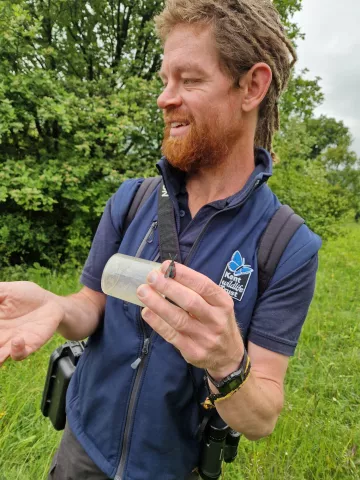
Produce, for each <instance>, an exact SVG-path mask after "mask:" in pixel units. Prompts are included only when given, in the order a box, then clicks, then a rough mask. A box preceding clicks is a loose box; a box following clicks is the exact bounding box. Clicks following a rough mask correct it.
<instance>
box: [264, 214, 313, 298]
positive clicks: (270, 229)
mask: <svg viewBox="0 0 360 480" xmlns="http://www.w3.org/2000/svg"><path fill="white" fill-rule="evenodd" d="M304 223H305V221H304V219H303V218H301V217H300V216H299V215H297V214H296V213H294V211H293V210H292V209H291V208H290V207H289V206H288V205H282V206H281V207H280V208H279V209H278V210H277V211H276V213H275V215H274V216H273V217H272V219H271V220H270V222H269V223H268V226H267V227H266V229H265V231H264V233H263V235H262V237H261V239H260V244H259V250H258V255H257V257H258V272H259V282H258V289H259V296H261V295H262V294H263V293H264V292H265V290H266V288H267V286H268V285H269V283H270V280H271V279H272V277H273V275H274V273H275V270H276V267H277V266H278V263H279V261H280V258H281V256H282V254H283V253H284V251H285V249H286V247H287V245H288V243H289V242H290V240H291V239H292V237H293V235H294V234H295V232H296V231H297V230H298V229H299V228H300V227H301V225H303V224H304Z"/></svg>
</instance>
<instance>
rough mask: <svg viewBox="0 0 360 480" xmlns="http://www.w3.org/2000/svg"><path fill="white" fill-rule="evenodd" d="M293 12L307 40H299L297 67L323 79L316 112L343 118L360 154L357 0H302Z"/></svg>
mask: <svg viewBox="0 0 360 480" xmlns="http://www.w3.org/2000/svg"><path fill="white" fill-rule="evenodd" d="M302 4H303V9H302V12H300V13H298V14H296V16H295V21H296V23H297V24H298V25H300V27H301V29H302V32H303V33H305V34H306V39H305V40H304V41H302V42H299V48H298V55H299V62H298V67H297V68H298V70H299V69H300V68H304V67H307V68H308V69H309V70H310V72H309V75H310V76H311V77H312V78H314V77H315V76H319V77H321V78H322V81H321V86H322V89H323V92H324V94H325V101H324V103H323V105H322V106H321V107H320V108H319V109H317V111H316V113H317V114H322V113H323V114H325V115H327V116H331V117H335V118H336V119H338V120H343V122H344V123H345V125H346V126H348V127H349V128H350V130H351V133H352V135H353V137H354V143H353V149H354V150H355V151H356V152H357V154H358V156H360V0H341V2H338V1H336V0H303V1H302Z"/></svg>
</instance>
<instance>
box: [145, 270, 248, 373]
mask: <svg viewBox="0 0 360 480" xmlns="http://www.w3.org/2000/svg"><path fill="white" fill-rule="evenodd" d="M168 268H169V261H167V262H165V263H163V265H162V268H161V272H157V271H153V272H151V273H150V274H149V276H148V278H147V281H148V284H147V285H141V286H140V287H139V288H138V291H137V294H138V297H139V299H140V300H141V301H142V302H143V303H144V304H145V305H146V308H144V309H143V311H142V316H143V318H144V320H145V321H146V322H147V323H148V324H149V325H150V327H152V328H153V329H154V330H155V331H156V332H157V333H158V334H159V335H160V336H161V337H163V338H164V339H165V340H166V341H167V342H169V343H171V344H172V345H174V347H176V348H177V349H178V350H179V351H180V352H181V354H182V356H183V357H184V359H185V360H186V361H187V362H188V363H190V364H192V365H194V366H196V367H199V368H204V369H207V370H208V371H209V372H210V373H211V375H212V376H213V377H214V378H216V377H217V378H219V379H221V378H223V377H225V376H227V375H229V374H230V373H232V372H233V371H235V370H237V368H238V367H239V364H240V361H241V359H242V357H243V353H244V344H243V341H242V338H241V334H240V330H239V327H238V325H237V323H236V319H235V313H234V302H233V300H232V298H231V297H230V295H228V294H227V293H226V292H225V291H224V290H223V289H222V288H221V287H219V286H218V285H216V284H215V283H214V282H213V281H212V280H210V279H209V278H208V277H206V276H205V275H202V274H200V273H198V272H196V271H194V270H192V269H190V268H188V267H186V266H184V265H181V264H176V277H175V279H172V278H166V276H165V275H164V274H165V273H166V271H167V270H168ZM164 297H166V298H164ZM167 299H169V300H171V302H173V303H171V302H169V301H167Z"/></svg>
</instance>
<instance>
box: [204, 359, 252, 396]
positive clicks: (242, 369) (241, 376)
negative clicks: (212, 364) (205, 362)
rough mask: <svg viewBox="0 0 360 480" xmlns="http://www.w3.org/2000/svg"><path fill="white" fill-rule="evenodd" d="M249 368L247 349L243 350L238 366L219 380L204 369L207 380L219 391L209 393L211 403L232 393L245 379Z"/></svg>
mask: <svg viewBox="0 0 360 480" xmlns="http://www.w3.org/2000/svg"><path fill="white" fill-rule="evenodd" d="M250 369H251V362H250V358H249V356H248V354H247V351H246V350H244V356H243V358H242V360H241V363H240V366H239V368H238V369H237V370H236V371H235V372H232V373H230V375H227V376H226V377H225V378H223V379H222V380H220V381H216V380H215V379H214V378H213V377H212V376H211V375H210V374H209V372H208V371H207V370H206V375H207V378H208V380H209V381H210V382H211V383H212V384H213V385H214V386H215V387H216V388H217V389H218V391H219V393H212V394H210V395H209V400H210V401H211V403H214V402H215V401H216V400H218V399H220V398H223V399H224V398H225V397H229V396H231V395H233V394H234V393H235V392H237V391H238V390H239V389H240V388H241V387H242V386H243V385H244V383H245V381H246V380H247V378H248V376H249V374H250Z"/></svg>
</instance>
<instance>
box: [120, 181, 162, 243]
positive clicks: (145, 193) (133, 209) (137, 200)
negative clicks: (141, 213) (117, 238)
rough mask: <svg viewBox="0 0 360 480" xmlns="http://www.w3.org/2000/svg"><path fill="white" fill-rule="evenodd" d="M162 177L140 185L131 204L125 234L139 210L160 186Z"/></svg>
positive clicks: (125, 224) (125, 223)
mask: <svg viewBox="0 0 360 480" xmlns="http://www.w3.org/2000/svg"><path fill="white" fill-rule="evenodd" d="M161 180H162V177H161V176H160V175H159V176H157V177H150V178H145V179H144V181H143V182H142V184H141V185H140V187H139V189H138V191H137V192H136V194H135V197H134V199H133V201H132V203H131V206H130V208H129V211H128V213H127V215H126V218H125V222H124V234H125V232H126V230H127V229H128V228H129V226H130V223H131V222H132V221H133V220H134V218H135V215H136V213H137V211H138V210H140V208H141V207H142V206H143V205H144V203H145V202H146V200H147V199H148V198H149V197H150V195H151V194H152V193H153V191H154V190H155V189H156V187H157V186H158V185H159V184H160V182H161Z"/></svg>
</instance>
